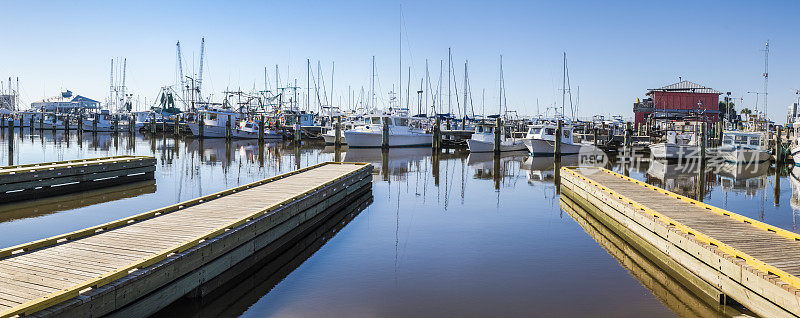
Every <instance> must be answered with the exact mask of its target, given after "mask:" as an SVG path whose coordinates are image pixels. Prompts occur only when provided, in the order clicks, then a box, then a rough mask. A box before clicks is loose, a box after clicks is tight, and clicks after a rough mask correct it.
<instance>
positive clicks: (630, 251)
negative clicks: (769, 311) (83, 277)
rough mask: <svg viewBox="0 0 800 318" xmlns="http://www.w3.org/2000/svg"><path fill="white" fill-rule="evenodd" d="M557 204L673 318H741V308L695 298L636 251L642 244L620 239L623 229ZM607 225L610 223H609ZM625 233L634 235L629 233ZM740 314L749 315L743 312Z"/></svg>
mask: <svg viewBox="0 0 800 318" xmlns="http://www.w3.org/2000/svg"><path fill="white" fill-rule="evenodd" d="M559 204H560V205H561V209H562V210H563V211H564V212H567V214H569V216H570V217H572V219H574V220H575V221H576V222H577V223H578V225H580V226H581V228H583V230H584V231H585V232H586V233H587V234H589V236H591V237H592V239H594V240H595V241H596V242H597V244H598V245H600V246H601V247H602V248H603V249H605V250H606V252H608V254H610V255H611V256H613V257H614V258H615V259H616V260H617V261H618V262H619V264H620V265H621V266H622V267H623V268H625V269H626V270H627V271H628V272H629V273H630V274H631V276H633V277H634V278H636V279H637V280H638V281H639V282H640V283H641V284H642V286H644V287H645V288H647V289H648V290H649V291H650V292H651V293H652V294H653V295H654V296H656V298H658V299H659V300H660V301H661V302H662V303H663V304H664V305H666V306H667V307H668V308H669V309H670V310H671V311H672V312H673V313H675V315H677V316H679V317H734V316H741V315H742V314H743V313H742V311H746V309H744V308H741V307H737V308H734V307H731V306H725V305H720V304H719V300H718V299H712V298H711V297H708V296H705V297H700V296H697V294H696V293H694V292H692V290H691V289H689V288H687V287H686V286H689V285H688V284H689V283H682V282H681V281H680V280H678V279H676V278H675V277H673V276H671V275H670V274H669V273H668V271H666V270H664V268H668V265H666V264H665V263H664V262H662V261H660V260H659V259H658V257H657V256H656V257H654V256H650V257H651V258H648V256H646V255H655V254H654V251H647V250H639V249H640V248H644V247H642V246H646V245H634V244H631V243H629V242H628V241H626V239H625V238H623V237H622V236H620V235H619V234H618V233H625V232H624V231H622V230H621V229H624V228H623V227H620V229H617V230H612V229H611V228H609V227H608V226H606V223H604V222H602V221H600V220H599V219H598V218H596V217H595V216H594V215H593V214H592V212H589V211H586V210H585V209H583V207H581V206H580V205H578V204H577V203H576V202H574V201H572V200H571V199H570V198H569V197H567V196H561V199H560V200H559ZM609 222H613V221H611V220H609ZM618 231H622V232H618ZM627 233H630V234H632V235H635V234H633V233H632V232H627ZM644 244H647V243H644ZM637 246H638V247H637ZM644 249H646V248H644ZM662 255H663V254H662ZM651 259H652V260H651ZM656 262H658V263H656ZM670 272H672V270H670ZM744 314H751V313H749V312H745V313H744Z"/></svg>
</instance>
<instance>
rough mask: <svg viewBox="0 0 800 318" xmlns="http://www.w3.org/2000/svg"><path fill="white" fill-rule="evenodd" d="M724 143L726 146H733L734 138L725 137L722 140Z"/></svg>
mask: <svg viewBox="0 0 800 318" xmlns="http://www.w3.org/2000/svg"><path fill="white" fill-rule="evenodd" d="M722 143H723V144H726V145H730V144H733V138H731V136H725V137H723V138H722Z"/></svg>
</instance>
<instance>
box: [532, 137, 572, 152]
mask: <svg viewBox="0 0 800 318" xmlns="http://www.w3.org/2000/svg"><path fill="white" fill-rule="evenodd" d="M523 142H524V143H525V147H526V148H528V151H529V152H530V153H531V155H534V156H543V155H553V153H554V152H555V142H553V141H549V140H544V139H530V138H529V139H524V140H523ZM581 147H582V145H580V144H567V143H563V142H562V143H561V154H562V155H574V154H578V153H579V152H581Z"/></svg>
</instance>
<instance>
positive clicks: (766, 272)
mask: <svg viewBox="0 0 800 318" xmlns="http://www.w3.org/2000/svg"><path fill="white" fill-rule="evenodd" d="M560 175H561V177H560V189H561V191H562V195H565V196H567V197H568V198H571V199H573V201H575V202H578V203H579V204H581V205H586V206H587V207H588V208H589V209H596V210H598V211H601V212H602V213H604V214H605V215H606V216H607V217H608V219H609V220H613V221H614V222H616V223H615V224H617V225H618V226H622V227H624V228H625V229H627V230H629V231H630V232H632V233H635V234H636V235H637V236H638V238H640V239H641V242H644V243H646V244H647V245H649V246H650V247H652V248H654V250H656V251H657V252H658V253H662V254H663V255H666V256H668V258H667V259H666V260H665V261H664V262H665V263H666V264H670V265H669V266H671V270H670V272H671V273H674V274H675V275H676V276H682V279H681V281H682V282H684V283H685V284H687V285H688V286H687V287H688V288H689V289H691V290H693V291H694V292H695V293H697V294H699V295H700V296H701V297H702V298H711V299H715V300H717V301H719V303H726V302H727V300H728V299H732V300H735V301H736V302H737V303H739V304H741V305H742V306H744V307H746V308H747V309H749V310H750V311H752V312H754V313H755V314H758V315H761V316H765V317H794V316H800V297H799V296H798V292H800V280H799V279H798V276H800V235H798V234H796V233H793V232H790V231H786V230H783V229H780V228H778V227H775V226H772V225H769V224H765V223H762V222H759V221H757V220H753V219H750V218H748V217H745V216H741V215H738V214H736V213H733V212H730V211H726V210H723V209H719V208H717V207H714V206H711V205H708V204H705V203H702V202H699V201H696V200H693V199H690V198H687V197H684V196H681V195H678V194H675V193H672V192H669V191H666V190H663V189H661V188H658V187H655V186H652V185H649V184H646V183H643V182H641V181H638V180H634V179H631V178H629V177H625V176H622V175H620V174H617V173H614V172H612V171H609V170H606V169H601V168H577V169H569V168H562V169H561V172H560ZM612 228H613V227H612ZM717 298H718V299H717Z"/></svg>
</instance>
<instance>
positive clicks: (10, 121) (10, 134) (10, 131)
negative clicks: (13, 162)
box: [6, 117, 14, 144]
mask: <svg viewBox="0 0 800 318" xmlns="http://www.w3.org/2000/svg"><path fill="white" fill-rule="evenodd" d="M6 127H9V128H8V142H9V143H10V144H12V143H13V141H12V140H13V139H14V128H11V127H14V118H12V117H8V125H7V126H6Z"/></svg>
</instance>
